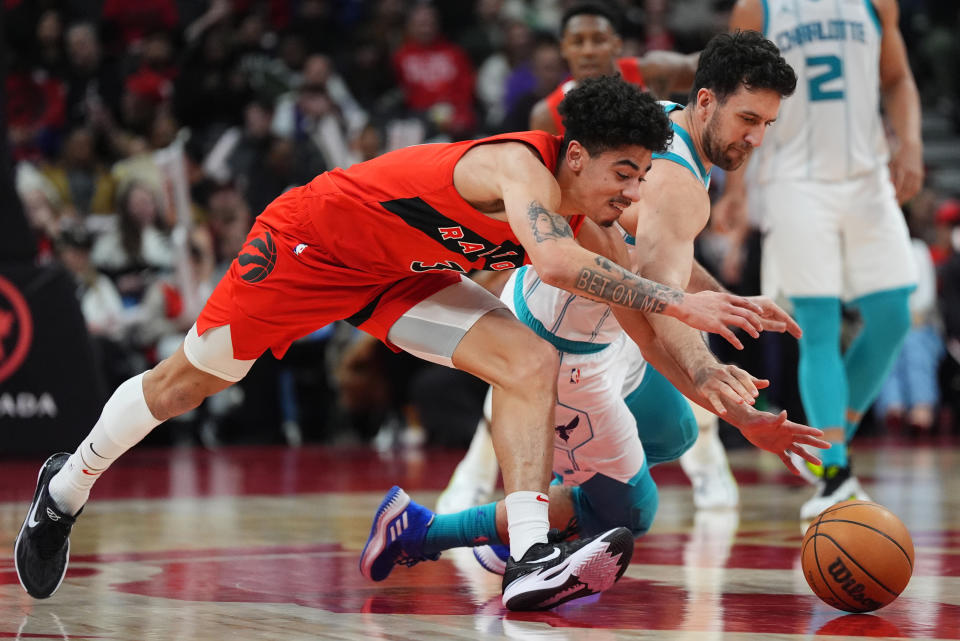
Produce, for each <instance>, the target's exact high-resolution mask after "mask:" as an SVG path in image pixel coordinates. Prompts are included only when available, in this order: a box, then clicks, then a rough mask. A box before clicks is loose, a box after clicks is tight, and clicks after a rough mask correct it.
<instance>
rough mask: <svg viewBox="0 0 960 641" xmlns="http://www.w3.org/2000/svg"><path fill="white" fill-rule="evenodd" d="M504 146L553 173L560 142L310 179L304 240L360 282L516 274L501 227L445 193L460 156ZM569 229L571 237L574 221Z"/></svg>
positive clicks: (509, 236) (463, 148)
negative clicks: (527, 150)
mask: <svg viewBox="0 0 960 641" xmlns="http://www.w3.org/2000/svg"><path fill="white" fill-rule="evenodd" d="M507 140H511V141H520V142H525V143H527V144H529V145H530V146H531V147H533V148H534V149H536V151H537V153H538V154H539V155H540V159H541V161H542V162H543V164H544V165H545V166H546V168H547V169H548V170H549V171H550V172H551V173H554V171H555V170H556V167H557V155H558V153H559V148H560V144H561V139H560V138H558V137H556V136H552V135H550V134H546V133H543V132H522V133H511V134H505V135H501V136H494V137H491V138H484V139H481V140H470V141H464V142H459V143H453V144H432V145H417V146H414V147H408V148H406V149H399V150H397V151H393V152H390V153H388V154H384V155H383V156H380V157H379V158H375V159H373V160H370V161H367V162H364V163H360V164H358V165H354V166H352V167H350V168H349V169H346V170H343V169H336V170H333V171H330V172H328V173H326V174H322V175H320V176H318V177H317V178H315V179H314V180H313V181H311V182H310V183H309V184H308V185H305V186H304V187H300V188H299V192H300V193H299V195H298V198H299V201H300V202H299V203H298V204H299V207H298V209H299V216H300V217H302V218H303V219H305V220H307V221H309V225H310V226H311V227H312V228H313V231H314V233H312V234H310V236H312V237H313V238H318V237H319V238H322V241H321V243H322V249H323V251H324V252H325V254H326V255H327V256H326V260H327V261H329V259H330V258H333V259H335V260H334V262H337V263H339V264H341V265H344V266H346V267H349V268H350V269H351V270H358V271H360V272H363V274H362V275H358V279H359V280H360V281H361V282H385V281H390V280H395V279H396V278H397V277H405V276H409V275H410V274H411V273H421V272H436V271H452V272H457V273H467V272H469V271H471V270H474V269H487V270H503V269H513V268H515V267H519V266H521V265H523V264H525V263H526V262H528V260H527V257H526V252H525V251H524V249H523V247H522V246H521V245H520V243H519V241H518V240H517V238H516V236H515V235H514V233H513V230H511V228H510V225H509V223H507V222H506V221H501V220H496V219H494V218H491V217H490V216H487V215H486V214H484V213H482V212H480V211H478V210H476V209H475V208H474V207H472V206H471V205H470V204H469V203H467V202H466V201H465V200H464V199H463V198H462V197H461V196H460V194H459V193H458V192H457V190H456V188H455V187H454V185H453V170H454V166H455V165H456V164H457V162H458V161H459V160H460V158H461V157H462V156H463V155H464V154H465V153H466V152H467V151H468V150H470V149H472V148H473V147H476V146H477V145H482V144H486V143H490V142H495V141H507ZM280 211H282V210H280ZM278 213H279V212H278ZM260 220H261V222H263V223H265V224H267V225H270V226H272V225H273V224H277V226H278V227H279V228H282V226H283V225H284V221H276V223H274V221H272V220H271V209H270V208H268V209H267V210H266V211H265V212H264V214H263V215H262V216H261V217H260ZM570 222H571V227H573V228H574V231H578V230H579V227H580V223H581V222H582V219H581V218H580V217H577V219H575V220H571V221H570ZM302 242H304V243H308V244H311V245H312V243H310V241H308V240H303V241H302ZM308 254H309V252H308V251H307V252H304V255H303V257H304V258H305V259H309V255H308ZM366 276H369V277H370V278H371V280H368V279H367V278H366Z"/></svg>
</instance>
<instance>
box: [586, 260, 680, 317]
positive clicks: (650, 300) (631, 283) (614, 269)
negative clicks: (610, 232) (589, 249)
mask: <svg viewBox="0 0 960 641" xmlns="http://www.w3.org/2000/svg"><path fill="white" fill-rule="evenodd" d="M595 262H596V264H597V266H598V267H599V269H593V268H590V267H584V268H583V269H581V270H580V274H579V275H578V276H577V281H576V283H575V284H574V287H573V289H574V291H576V292H578V293H579V292H582V294H583V295H584V296H586V297H587V298H592V299H593V300H599V301H603V302H605V303H609V304H611V305H620V306H621V307H629V308H631V309H639V310H640V311H642V312H652V313H655V314H656V313H660V312H662V311H663V310H664V309H666V307H667V305H675V304H677V303H679V302H680V301H681V300H683V292H681V291H679V290H676V289H674V288H672V287H668V286H666V285H662V284H660V283H656V282H654V281H652V280H647V279H645V278H640V277H638V276H636V275H634V274H632V273H630V272H628V271H627V270H625V269H623V268H622V267H620V266H619V265H615V264H614V263H611V262H610V261H609V260H607V259H606V258H603V257H598V258H597V259H596V261H595Z"/></svg>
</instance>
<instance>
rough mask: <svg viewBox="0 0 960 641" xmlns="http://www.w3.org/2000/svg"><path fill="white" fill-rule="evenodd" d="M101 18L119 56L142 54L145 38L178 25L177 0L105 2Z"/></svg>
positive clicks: (110, 0) (108, 0)
mask: <svg viewBox="0 0 960 641" xmlns="http://www.w3.org/2000/svg"><path fill="white" fill-rule="evenodd" d="M101 12H102V13H101V17H102V20H103V23H104V30H105V32H106V33H107V34H108V36H107V37H108V40H109V41H110V43H111V45H112V46H113V47H115V48H116V51H117V52H118V53H123V54H130V53H139V52H140V50H141V48H142V44H143V39H144V37H146V36H147V35H148V34H150V33H153V32H154V31H158V30H169V31H172V30H174V29H176V28H177V27H178V26H179V15H178V12H177V3H176V2H175V0H137V1H136V2H130V0H105V1H104V3H103V9H102V10H101Z"/></svg>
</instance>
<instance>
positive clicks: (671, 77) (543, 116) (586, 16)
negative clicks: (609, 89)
mask: <svg viewBox="0 0 960 641" xmlns="http://www.w3.org/2000/svg"><path fill="white" fill-rule="evenodd" d="M560 47H561V53H562V55H563V59H564V60H566V61H567V66H568V67H570V75H571V79H570V80H568V81H566V82H564V83H563V84H561V85H560V86H559V87H557V88H556V89H555V90H554V91H553V93H551V94H550V95H548V96H547V97H546V98H544V99H543V100H541V101H540V102H538V103H537V104H535V105H534V106H533V111H531V112H530V128H531V129H539V130H540V131H547V132H549V133H552V134H557V135H561V134H563V122H562V120H561V118H560V113H559V112H558V111H557V107H558V106H559V104H560V102H561V101H562V100H563V97H564V96H565V95H566V93H567V92H568V91H570V90H571V89H572V88H573V87H575V86H576V85H577V82H579V81H581V80H583V79H585V78H596V77H597V76H604V75H609V74H620V75H621V76H622V77H623V79H624V80H626V81H627V82H629V83H632V84H635V85H637V86H638V87H640V88H642V89H647V90H649V91H650V92H651V93H653V94H654V95H655V96H657V97H658V98H667V97H668V96H670V94H672V93H674V92H684V93H685V92H686V91H688V90H689V89H690V85H691V84H692V83H693V75H694V73H696V70H697V58H698V57H699V55H700V54H696V53H695V54H690V55H684V54H680V53H676V52H674V51H650V52H648V53H646V54H644V55H643V56H641V57H639V58H621V57H619V56H620V52H621V50H622V48H623V41H622V40H621V39H620V33H619V20H618V19H617V16H616V14H615V13H614V12H613V11H612V10H611V9H610V8H609V7H607V6H606V5H603V4H601V3H598V2H580V3H577V4H574V5H573V6H571V7H570V8H569V9H567V10H566V11H565V12H564V14H563V18H562V19H561V21H560Z"/></svg>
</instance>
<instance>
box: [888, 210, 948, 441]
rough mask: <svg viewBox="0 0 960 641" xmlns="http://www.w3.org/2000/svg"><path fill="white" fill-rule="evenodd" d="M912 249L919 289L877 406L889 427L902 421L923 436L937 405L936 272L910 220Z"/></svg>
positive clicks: (913, 296) (913, 295) (939, 349)
mask: <svg viewBox="0 0 960 641" xmlns="http://www.w3.org/2000/svg"><path fill="white" fill-rule="evenodd" d="M909 223H910V231H911V236H913V238H912V239H911V249H912V250H913V259H914V263H915V264H916V267H917V288H916V289H915V290H914V291H913V292H912V293H911V294H910V299H909V305H910V318H911V326H910V330H909V331H908V332H907V336H906V338H905V339H904V341H903V347H902V348H901V349H900V353H899V355H898V356H897V360H896V361H894V364H893V369H892V370H891V371H890V375H889V376H887V380H886V381H884V383H883V386H882V387H881V388H880V394H879V395H878V396H877V400H876V402H875V409H876V411H877V413H878V414H879V416H880V417H881V418H882V419H883V420H884V421H885V422H886V423H887V425H889V426H899V425H901V424H903V423H906V425H908V426H909V427H911V428H913V429H914V430H917V431H918V432H921V433H924V432H929V431H930V430H931V429H932V428H933V427H934V422H935V420H936V409H937V405H938V403H939V402H940V389H939V383H938V382H937V370H938V368H939V366H940V359H941V358H943V354H944V346H943V338H942V337H941V335H940V331H941V328H940V318H939V314H938V312H937V274H936V271H935V269H934V265H933V259H932V257H931V255H930V248H929V247H928V246H927V244H926V243H925V242H924V241H923V240H921V239H920V238H918V237H917V235H918V232H919V230H918V229H917V227H916V221H914V220H912V219H910V220H909Z"/></svg>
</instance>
